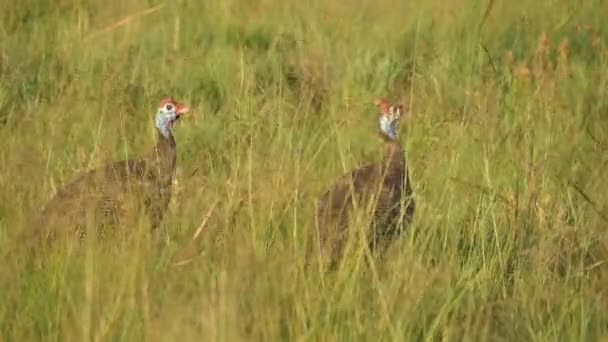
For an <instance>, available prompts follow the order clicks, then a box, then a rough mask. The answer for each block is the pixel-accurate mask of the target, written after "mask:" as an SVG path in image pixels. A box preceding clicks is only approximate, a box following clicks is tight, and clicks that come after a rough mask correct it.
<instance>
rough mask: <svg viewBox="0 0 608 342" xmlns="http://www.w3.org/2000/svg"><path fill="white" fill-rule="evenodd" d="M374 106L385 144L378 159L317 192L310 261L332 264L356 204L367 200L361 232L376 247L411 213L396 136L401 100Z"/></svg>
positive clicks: (361, 205)
mask: <svg viewBox="0 0 608 342" xmlns="http://www.w3.org/2000/svg"><path fill="white" fill-rule="evenodd" d="M376 106H377V108H378V110H379V133H380V136H381V137H382V140H383V141H384V144H385V146H384V155H383V157H382V159H381V160H380V161H379V162H376V163H371V164H368V165H365V166H363V167H360V168H358V169H356V170H353V171H351V172H350V173H348V174H346V175H344V176H342V177H340V178H339V179H338V180H337V182H336V183H335V185H334V186H333V187H332V188H331V189H329V190H328V191H327V192H326V193H324V194H323V195H322V196H321V198H320V200H319V202H318V204H317V209H316V213H315V227H314V228H313V234H311V235H312V237H313V238H312V241H311V243H312V246H310V247H311V248H309V250H308V252H309V256H308V258H309V262H310V261H314V260H310V258H311V257H312V258H313V259H317V257H321V262H322V263H323V264H329V265H330V266H332V267H334V266H336V265H337V263H338V262H339V261H340V259H341V258H342V256H343V252H344V247H345V245H346V243H347V240H348V239H349V236H350V235H352V236H355V235H354V234H350V232H349V223H350V220H351V219H352V217H353V215H354V213H355V206H356V208H357V209H358V210H357V211H364V210H368V208H370V207H369V205H372V206H371V220H370V223H371V224H370V227H369V228H370V229H368V230H367V231H366V234H365V235H366V238H367V243H368V244H369V246H370V248H371V249H372V250H376V251H377V250H379V249H381V248H382V247H385V246H387V244H388V243H390V242H391V241H392V240H393V239H394V238H395V237H397V236H398V235H399V234H400V232H401V231H402V230H403V229H402V228H404V227H406V226H407V225H408V224H409V223H410V222H411V220H412V218H413V215H414V210H415V209H414V208H415V204H414V200H413V198H412V187H411V184H410V180H409V175H408V168H407V162H406V159H405V156H404V153H403V150H402V148H401V144H400V143H399V141H398V139H397V121H398V119H399V117H400V116H401V114H402V111H403V110H404V109H403V105H393V104H390V103H389V102H388V101H387V100H385V99H379V100H376ZM351 186H352V187H351ZM370 199H373V201H370ZM353 202H354V203H355V204H353ZM400 226H401V228H400ZM312 251H318V252H319V254H316V253H312ZM317 260H318V259H317Z"/></svg>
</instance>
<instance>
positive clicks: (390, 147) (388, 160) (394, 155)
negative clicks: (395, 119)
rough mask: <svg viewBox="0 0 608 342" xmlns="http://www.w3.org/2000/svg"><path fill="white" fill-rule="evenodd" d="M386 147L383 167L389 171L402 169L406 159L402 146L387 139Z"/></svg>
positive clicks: (394, 140)
mask: <svg viewBox="0 0 608 342" xmlns="http://www.w3.org/2000/svg"><path fill="white" fill-rule="evenodd" d="M384 140H385V145H384V156H383V158H382V159H383V165H385V167H387V168H389V169H401V168H403V167H404V166H405V157H404V156H403V150H402V148H401V144H400V143H399V141H397V140H396V139H390V138H388V137H386V138H385V139H384Z"/></svg>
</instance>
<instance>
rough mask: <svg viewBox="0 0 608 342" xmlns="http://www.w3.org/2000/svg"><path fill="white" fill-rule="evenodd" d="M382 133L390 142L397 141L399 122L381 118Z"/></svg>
mask: <svg viewBox="0 0 608 342" xmlns="http://www.w3.org/2000/svg"><path fill="white" fill-rule="evenodd" d="M380 131H381V132H382V133H383V134H384V135H385V136H386V137H387V138H388V139H390V140H397V120H395V119H392V118H389V117H387V116H385V115H382V116H380Z"/></svg>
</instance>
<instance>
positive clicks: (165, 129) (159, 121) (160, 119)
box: [156, 112, 171, 139]
mask: <svg viewBox="0 0 608 342" xmlns="http://www.w3.org/2000/svg"><path fill="white" fill-rule="evenodd" d="M168 125H169V120H168V119H167V118H166V117H165V115H164V113H162V112H159V113H158V114H156V128H158V131H159V132H160V134H162V135H163V137H165V138H167V139H169V138H170V137H171V129H170V128H169V126H168Z"/></svg>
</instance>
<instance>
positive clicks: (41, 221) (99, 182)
mask: <svg viewBox="0 0 608 342" xmlns="http://www.w3.org/2000/svg"><path fill="white" fill-rule="evenodd" d="M188 111H189V109H188V107H186V106H185V105H183V104H181V103H177V102H175V101H174V100H173V99H172V98H165V99H163V100H162V101H161V102H160V104H159V107H158V110H157V112H156V120H155V123H156V128H157V129H158V139H157V143H156V146H155V147H154V148H153V149H152V151H150V152H149V153H148V154H147V155H145V156H143V157H142V158H141V159H137V160H131V159H128V160H122V161H117V162H114V163H111V164H109V165H105V166H104V167H101V168H97V169H93V170H90V171H88V172H86V173H84V174H81V175H79V176H77V177H76V178H75V180H73V181H72V182H71V183H69V184H68V185H66V186H64V187H63V188H61V189H60V190H59V191H57V193H56V194H55V195H54V196H53V197H52V198H51V199H50V201H49V202H48V203H47V205H46V206H45V207H44V209H43V210H42V212H41V213H40V215H39V216H38V217H37V218H36V219H35V221H34V227H32V228H33V231H32V232H31V234H34V236H33V237H32V240H36V241H34V243H35V242H44V243H50V242H52V241H54V240H55V239H57V238H58V237H63V238H67V239H70V240H71V239H73V238H74V237H80V238H83V237H84V236H85V235H86V229H85V228H86V227H87V226H89V227H94V229H95V233H96V235H97V236H98V237H104V236H106V233H109V232H110V231H112V229H110V228H115V227H117V226H118V225H121V226H122V228H123V229H122V231H123V232H124V231H125V230H128V228H129V227H125V226H124V225H125V224H127V222H128V223H130V224H133V221H128V220H129V219H131V218H133V217H135V216H137V210H140V209H143V212H144V213H145V214H146V216H147V217H148V218H149V223H150V226H151V229H152V230H153V231H155V230H157V229H158V228H159V225H160V223H161V220H162V218H163V215H164V213H165V211H166V210H167V207H168V205H169V202H170V199H171V186H172V182H173V178H174V173H175V164H176V145H175V139H174V138H173V134H172V129H173V126H174V124H175V122H176V121H177V120H178V119H179V118H180V116H181V115H182V114H184V113H186V112H188ZM89 224H92V225H89ZM113 233H114V232H113ZM30 237H31V235H30Z"/></svg>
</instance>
